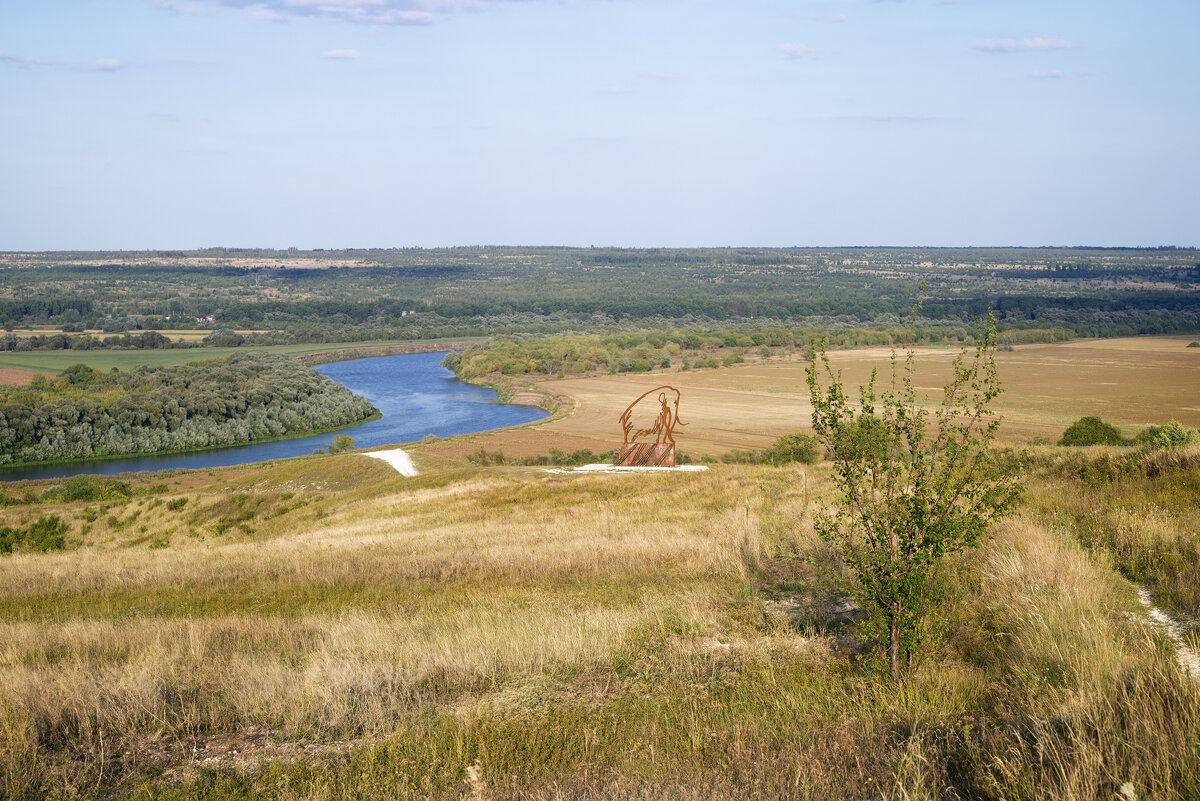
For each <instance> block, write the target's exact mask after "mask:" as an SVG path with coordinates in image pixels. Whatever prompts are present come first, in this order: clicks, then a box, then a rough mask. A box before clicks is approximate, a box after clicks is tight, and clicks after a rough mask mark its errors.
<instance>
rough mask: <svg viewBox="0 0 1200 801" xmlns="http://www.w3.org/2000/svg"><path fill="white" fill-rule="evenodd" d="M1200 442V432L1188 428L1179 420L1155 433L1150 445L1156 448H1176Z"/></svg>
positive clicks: (1160, 427)
mask: <svg viewBox="0 0 1200 801" xmlns="http://www.w3.org/2000/svg"><path fill="white" fill-rule="evenodd" d="M1193 442H1200V431H1196V430H1195V429H1191V428H1188V427H1187V426H1185V425H1183V424H1182V423H1180V422H1179V421H1178V420H1172V421H1171V422H1169V423H1167V424H1166V425H1165V426H1159V427H1158V429H1157V430H1156V431H1155V434H1154V436H1153V438H1152V439H1151V440H1150V445H1151V446H1152V447H1155V448H1176V447H1179V446H1180V445H1190V444H1192V443H1193Z"/></svg>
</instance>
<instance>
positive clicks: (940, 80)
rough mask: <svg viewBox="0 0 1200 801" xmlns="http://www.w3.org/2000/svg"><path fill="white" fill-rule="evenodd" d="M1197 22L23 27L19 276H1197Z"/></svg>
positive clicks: (369, 17)
mask: <svg viewBox="0 0 1200 801" xmlns="http://www.w3.org/2000/svg"><path fill="white" fill-rule="evenodd" d="M1198 38H1200V2H1196V0H1159V1H1157V2H1156V1H1155V0H1148V1H1147V2H1133V0H1120V1H1118V0H1088V1H1086V2H1084V1H1083V0H1080V2H1067V1H1065V0H1039V1H1037V2H1034V1H1033V0H958V1H957V2H944V1H943V2H937V0H907V2H905V1H903V0H899V1H898V0H877V1H876V2H871V1H870V0H812V2H809V0H743V1H742V2H733V1H732V0H694V1H692V2H679V1H677V0H636V1H635V0H561V1H556V0H496V1H495V2H486V1H482V0H267V2H255V1H254V0H156V1H151V0H114V1H113V2H99V1H98V0H95V1H91V0H90V1H86V2H85V1H83V0H47V1H46V2H29V1H28V0H0V185H2V186H3V191H2V192H0V249H5V250H16V249H91V248H126V249H129V248H191V247H202V246H214V245H226V246H263V247H288V246H292V245H294V246H297V247H301V248H313V247H326V248H333V247H391V246H413V245H421V246H443V245H467V244H514V245H516V244H528V245H533V244H563V245H593V244H594V245H627V246H703V245H1043V244H1054V245H1075V244H1093V245H1131V246H1132V245H1159V244H1174V245H1200V200H1198V198H1200V57H1197V53H1196V41H1197V39H1198Z"/></svg>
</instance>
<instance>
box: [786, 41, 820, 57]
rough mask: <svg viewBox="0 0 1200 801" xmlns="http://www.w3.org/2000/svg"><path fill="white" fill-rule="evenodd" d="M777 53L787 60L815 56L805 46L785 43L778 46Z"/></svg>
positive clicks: (814, 53) (814, 52) (809, 48)
mask: <svg viewBox="0 0 1200 801" xmlns="http://www.w3.org/2000/svg"><path fill="white" fill-rule="evenodd" d="M779 52H780V53H783V54H784V55H785V56H787V57H788V58H811V57H812V56H814V55H816V51H815V50H813V49H812V48H811V47H809V46H808V45H806V44H795V43H794V42H787V43H785V44H781V45H780V46H779Z"/></svg>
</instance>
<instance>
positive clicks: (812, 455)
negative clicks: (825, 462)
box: [762, 431, 821, 465]
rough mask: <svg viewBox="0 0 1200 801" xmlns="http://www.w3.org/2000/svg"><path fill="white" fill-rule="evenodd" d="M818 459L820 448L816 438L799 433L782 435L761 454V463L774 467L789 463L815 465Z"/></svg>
mask: <svg viewBox="0 0 1200 801" xmlns="http://www.w3.org/2000/svg"><path fill="white" fill-rule="evenodd" d="M820 458H821V446H820V443H818V442H817V438H816V437H814V436H811V435H809V434H804V433H801V432H799V431H797V432H795V433H793V434H784V435H783V436H782V437H780V438H779V439H777V440H775V442H774V444H772V445H771V447H769V448H767V449H766V450H765V451H763V454H762V460H763V462H765V463H767V464H774V465H780V464H788V463H790V462H801V463H803V464H815V463H816V462H817V461H819V460H820Z"/></svg>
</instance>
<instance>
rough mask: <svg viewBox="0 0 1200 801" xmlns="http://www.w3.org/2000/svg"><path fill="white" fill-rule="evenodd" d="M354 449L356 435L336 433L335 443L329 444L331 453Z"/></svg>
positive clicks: (334, 436)
mask: <svg viewBox="0 0 1200 801" xmlns="http://www.w3.org/2000/svg"><path fill="white" fill-rule="evenodd" d="M351 450H354V437H351V436H349V435H347V434H334V435H333V444H331V445H330V446H329V452H330V453H339V452H341V451H351Z"/></svg>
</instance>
